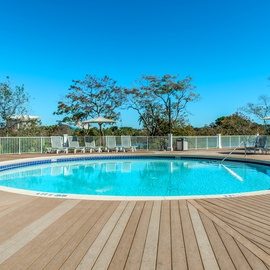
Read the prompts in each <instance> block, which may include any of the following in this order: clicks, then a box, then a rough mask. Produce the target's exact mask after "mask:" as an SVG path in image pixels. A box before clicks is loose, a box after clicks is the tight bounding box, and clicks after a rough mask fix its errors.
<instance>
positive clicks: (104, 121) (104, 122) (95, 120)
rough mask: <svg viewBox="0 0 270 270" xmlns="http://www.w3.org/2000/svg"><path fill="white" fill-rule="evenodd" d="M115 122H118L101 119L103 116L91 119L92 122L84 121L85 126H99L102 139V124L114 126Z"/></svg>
mask: <svg viewBox="0 0 270 270" xmlns="http://www.w3.org/2000/svg"><path fill="white" fill-rule="evenodd" d="M115 122H116V121H115V120H112V119H108V118H104V117H101V116H99V117H97V118H93V119H90V120H85V121H83V123H84V124H91V123H95V124H98V125H99V131H100V135H101V136H102V137H104V134H103V129H102V124H106V123H108V124H112V123H115Z"/></svg>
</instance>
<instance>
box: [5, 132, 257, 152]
mask: <svg viewBox="0 0 270 270" xmlns="http://www.w3.org/2000/svg"><path fill="white" fill-rule="evenodd" d="M254 138H255V136H252V135H248V136H243V135H234V136H221V135H220V134H218V135H216V136H185V137H183V136H173V149H174V150H180V149H178V144H177V142H178V141H179V140H186V141H187V144H188V149H190V150H196V149H211V148H234V147H236V146H237V145H239V143H240V142H242V141H245V142H246V144H247V145H252V143H253V142H254ZM94 139H95V140H96V144H101V145H103V146H105V145H104V142H105V141H106V140H105V139H104V138H101V137H98V136H97V137H94ZM79 141H80V144H81V145H82V146H83V145H84V137H79ZM116 142H117V144H118V145H121V136H116ZM131 142H132V145H135V146H137V149H139V150H157V151H164V150H166V149H167V147H168V137H167V136H157V137H150V136H132V137H131ZM50 146H51V139H50V137H0V154H24V153H44V152H45V151H46V149H47V148H48V147H50Z"/></svg>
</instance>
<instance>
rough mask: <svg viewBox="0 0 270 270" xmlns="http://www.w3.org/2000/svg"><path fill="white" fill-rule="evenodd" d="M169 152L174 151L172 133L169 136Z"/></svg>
mask: <svg viewBox="0 0 270 270" xmlns="http://www.w3.org/2000/svg"><path fill="white" fill-rule="evenodd" d="M167 151H173V138H172V133H170V134H168V147H167Z"/></svg>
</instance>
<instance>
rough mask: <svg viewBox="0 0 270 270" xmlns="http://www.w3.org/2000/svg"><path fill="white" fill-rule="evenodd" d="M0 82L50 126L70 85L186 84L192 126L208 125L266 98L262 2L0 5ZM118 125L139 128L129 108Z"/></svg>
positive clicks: (33, 1)
mask: <svg viewBox="0 0 270 270" xmlns="http://www.w3.org/2000/svg"><path fill="white" fill-rule="evenodd" d="M0 10H1V16H0V28H1V32H0V82H5V81H6V76H9V77H10V79H11V80H12V83H13V85H22V84H23V85H24V87H25V91H26V92H27V93H29V95H30V106H29V108H28V111H29V114H30V115H36V116H40V117H41V121H42V124H43V125H54V124H56V123H57V122H56V121H57V120H61V119H62V118H63V117H64V116H55V115H53V112H55V111H57V104H58V101H60V100H61V99H62V98H63V96H65V95H66V94H68V92H69V91H68V89H69V87H70V85H72V80H82V79H84V77H85V75H86V74H89V75H96V76H98V77H103V76H105V75H107V76H109V77H110V78H112V79H114V80H116V81H117V84H118V85H120V86H124V87H131V86H132V84H133V83H134V81H135V80H136V79H138V78H141V76H142V75H156V76H163V75H165V74H171V75H179V78H180V79H184V78H185V77H186V76H191V77H192V78H193V82H192V83H193V85H194V86H196V93H197V94H200V96H201V99H200V100H199V101H198V102H194V103H190V104H189V105H188V107H187V109H188V111H189V112H190V113H191V114H190V115H189V121H190V124H191V125H192V126H194V127H202V126H204V125H209V124H210V123H212V122H214V121H215V120H216V119H217V118H219V117H221V116H229V115H231V114H233V113H235V112H236V111H237V110H238V109H239V108H240V107H243V106H245V105H246V104H247V103H249V102H253V103H258V98H259V96H261V95H269V90H270V80H268V79H267V78H268V77H270V15H269V14H270V1H269V0H256V1H255V0H226V1H225V0H223V1H221V0H204V1H201V0H189V1H187V0H185V1H184V0H166V1H161V0H144V1H142V0H136V1H127V0H114V1H110V0H99V1H94V0H76V1H75V0H38V1H37V0H9V1H4V0H0ZM117 125H118V126H119V127H120V126H132V127H134V128H137V127H140V126H139V123H138V115H137V113H136V112H135V111H133V110H128V111H121V121H119V122H118V123H117Z"/></svg>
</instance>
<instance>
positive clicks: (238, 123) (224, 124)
mask: <svg viewBox="0 0 270 270" xmlns="http://www.w3.org/2000/svg"><path fill="white" fill-rule="evenodd" d="M212 127H214V129H215V131H216V134H218V133H220V134H223V135H249V134H256V133H261V132H262V131H263V128H262V126H260V125H258V124H257V123H254V122H252V121H251V120H250V118H249V117H247V116H245V115H244V114H242V113H240V112H236V113H234V114H232V115H230V116H222V117H219V118H217V119H216V121H215V123H214V124H212Z"/></svg>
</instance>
